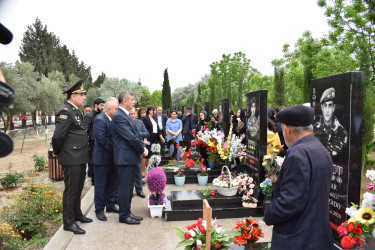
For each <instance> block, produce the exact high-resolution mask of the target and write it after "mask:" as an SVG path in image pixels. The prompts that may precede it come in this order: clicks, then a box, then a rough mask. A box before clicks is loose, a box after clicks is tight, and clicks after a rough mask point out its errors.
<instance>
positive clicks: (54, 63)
mask: <svg viewBox="0 0 375 250" xmlns="http://www.w3.org/2000/svg"><path fill="white" fill-rule="evenodd" d="M19 56H20V59H21V62H30V63H31V64H32V65H33V66H34V70H35V72H37V73H38V74H39V76H40V77H41V76H46V77H48V75H49V74H50V73H51V72H53V71H60V72H62V73H63V74H64V76H65V80H66V81H67V82H69V81H71V80H72V79H71V78H70V76H71V75H72V74H74V75H75V76H76V77H78V78H79V79H82V80H83V81H84V82H85V83H86V84H89V86H91V84H92V77H91V67H87V66H86V65H85V63H84V62H82V61H81V62H79V60H78V57H77V56H76V54H75V52H74V50H73V51H72V52H70V51H69V49H68V48H67V46H66V45H63V46H61V45H60V39H59V38H58V37H57V36H56V35H55V34H54V33H50V32H48V30H47V25H44V26H43V24H42V22H41V21H40V19H38V18H37V19H36V20H35V23H34V24H32V25H29V26H28V27H27V31H26V32H25V33H24V36H23V39H22V44H21V47H20V52H19Z"/></svg>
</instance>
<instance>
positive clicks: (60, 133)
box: [52, 102, 89, 165]
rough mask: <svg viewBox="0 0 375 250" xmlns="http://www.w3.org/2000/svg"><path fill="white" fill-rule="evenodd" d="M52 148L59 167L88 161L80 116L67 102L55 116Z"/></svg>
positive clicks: (85, 138) (84, 131)
mask: <svg viewBox="0 0 375 250" xmlns="http://www.w3.org/2000/svg"><path fill="white" fill-rule="evenodd" d="M52 147H53V152H54V154H55V155H57V159H58V161H59V164H61V165H80V164H85V163H87V162H88V161H89V148H88V140H87V133H86V128H85V126H84V124H83V121H82V114H81V112H80V111H79V110H78V109H77V108H76V107H74V106H73V105H72V104H71V103H69V102H66V103H65V104H64V105H63V106H62V107H61V109H60V110H59V111H58V112H57V114H56V123H55V132H54V134H53V137H52Z"/></svg>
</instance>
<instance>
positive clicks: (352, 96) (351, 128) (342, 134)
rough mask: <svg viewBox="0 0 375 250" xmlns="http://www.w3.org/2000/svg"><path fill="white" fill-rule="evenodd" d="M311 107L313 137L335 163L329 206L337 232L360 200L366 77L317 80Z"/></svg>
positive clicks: (351, 74)
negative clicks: (313, 118) (348, 210)
mask: <svg viewBox="0 0 375 250" xmlns="http://www.w3.org/2000/svg"><path fill="white" fill-rule="evenodd" d="M311 107H313V108H314V109H315V120H314V123H313V134H314V135H315V137H316V138H317V139H319V141H320V142H321V143H322V144H323V145H324V146H325V148H326V149H327V150H328V152H329V153H330V155H331V157H332V160H333V175H332V182H331V190H330V195H329V205H330V221H331V226H332V228H333V229H334V230H336V229H337V227H338V226H340V225H341V223H343V222H344V221H345V220H346V219H347V215H346V214H345V210H346V208H348V207H350V206H351V203H352V202H353V203H355V204H359V200H360V188H361V165H362V122H363V73H362V72H348V73H344V74H340V75H334V76H329V77H324V78H319V79H313V80H312V81H311ZM337 239H338V238H337V234H336V240H337Z"/></svg>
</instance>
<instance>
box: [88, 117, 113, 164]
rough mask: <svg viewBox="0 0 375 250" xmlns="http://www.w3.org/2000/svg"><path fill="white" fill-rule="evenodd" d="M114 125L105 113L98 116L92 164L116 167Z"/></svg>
mask: <svg viewBox="0 0 375 250" xmlns="http://www.w3.org/2000/svg"><path fill="white" fill-rule="evenodd" d="M112 131H113V130H112V124H111V121H110V120H109V118H108V117H107V115H106V114H105V113H101V114H99V115H98V116H96V118H95V121H94V132H95V133H94V134H95V146H94V152H93V154H92V158H91V163H92V164H94V165H106V166H111V165H114V157H113V140H112V133H113V132H112Z"/></svg>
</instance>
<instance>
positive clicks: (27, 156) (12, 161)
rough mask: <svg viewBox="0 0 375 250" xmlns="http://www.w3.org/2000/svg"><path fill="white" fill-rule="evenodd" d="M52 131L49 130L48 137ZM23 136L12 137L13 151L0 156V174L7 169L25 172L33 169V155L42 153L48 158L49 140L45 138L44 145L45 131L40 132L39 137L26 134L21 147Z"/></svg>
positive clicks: (7, 170)
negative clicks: (2, 156)
mask: <svg viewBox="0 0 375 250" xmlns="http://www.w3.org/2000/svg"><path fill="white" fill-rule="evenodd" d="M52 135H53V132H51V131H49V135H48V136H49V137H51V136H52ZM22 140H23V137H21V136H17V137H16V138H13V142H14V149H13V152H12V153H11V154H10V155H8V156H6V157H4V158H0V175H1V174H4V173H6V172H9V171H17V172H27V171H31V170H33V169H34V161H33V155H34V154H37V155H43V156H44V157H46V159H48V149H49V142H48V139H47V142H46V145H45V133H40V134H39V138H38V137H36V136H35V135H27V136H26V138H25V142H24V145H23V150H22V153H21V148H22Z"/></svg>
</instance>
